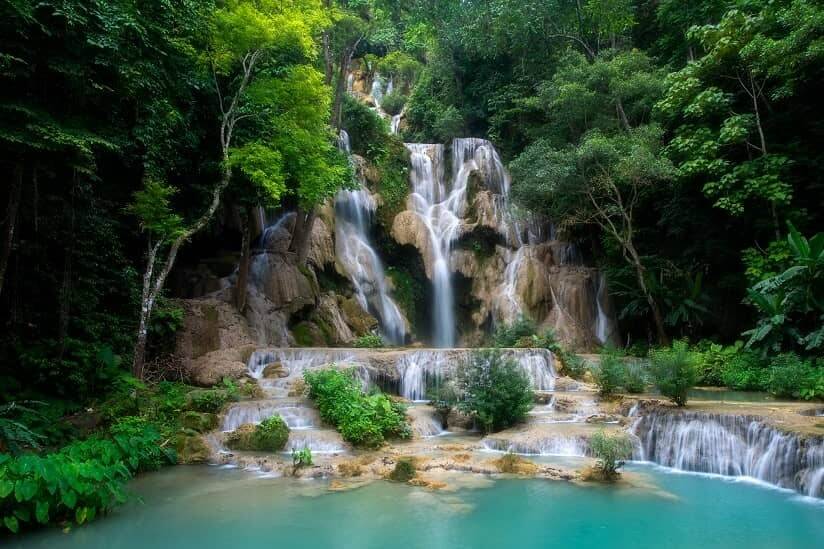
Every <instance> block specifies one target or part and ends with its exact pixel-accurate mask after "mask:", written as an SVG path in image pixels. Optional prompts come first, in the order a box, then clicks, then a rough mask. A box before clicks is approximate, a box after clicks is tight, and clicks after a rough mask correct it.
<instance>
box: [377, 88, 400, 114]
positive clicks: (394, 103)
mask: <svg viewBox="0 0 824 549" xmlns="http://www.w3.org/2000/svg"><path fill="white" fill-rule="evenodd" d="M404 105H406V97H404V96H403V94H401V93H399V92H392V93H390V94H389V95H385V96H384V97H383V100H382V101H381V108H382V109H383V110H384V111H385V112H386V113H387V114H391V115H396V114H400V112H401V111H402V110H403V106H404Z"/></svg>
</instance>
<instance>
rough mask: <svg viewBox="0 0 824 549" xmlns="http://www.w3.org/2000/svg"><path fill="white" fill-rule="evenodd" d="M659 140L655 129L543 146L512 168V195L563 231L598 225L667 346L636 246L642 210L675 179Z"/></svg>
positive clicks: (598, 134)
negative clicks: (633, 281)
mask: <svg viewBox="0 0 824 549" xmlns="http://www.w3.org/2000/svg"><path fill="white" fill-rule="evenodd" d="M660 141H661V131H660V129H659V128H658V127H656V126H654V125H648V126H642V127H640V128H635V129H632V130H630V131H628V132H625V133H620V134H618V135H615V136H614V137H610V136H607V135H604V134H603V133H601V132H600V131H596V132H592V133H590V134H588V135H586V136H585V137H584V138H583V141H582V142H581V143H580V145H579V146H578V147H577V148H575V149H568V150H557V149H554V148H553V147H551V146H549V145H548V143H547V142H546V141H540V142H538V143H536V144H534V145H532V146H530V147H529V148H528V149H527V150H526V151H525V152H524V153H523V154H522V155H521V156H520V157H519V158H518V159H517V160H516V161H515V162H514V163H513V165H512V171H513V175H514V177H515V178H517V181H518V186H517V187H516V188H514V189H513V196H514V198H515V199H516V200H518V201H519V202H520V203H521V204H522V205H524V206H525V207H527V208H532V209H534V210H538V211H544V212H547V213H548V214H549V215H550V217H551V218H552V219H554V220H555V221H556V223H558V224H559V225H560V226H562V227H573V226H576V225H589V224H591V225H595V226H597V227H599V228H600V229H601V231H602V234H603V235H604V237H606V238H609V239H611V240H612V241H613V242H615V243H616V244H617V245H618V247H619V248H620V250H621V252H622V254H623V257H624V259H625V261H626V262H627V263H628V264H629V265H630V266H631V267H632V268H633V270H634V272H635V278H636V282H637V284H638V288H639V289H640V290H641V292H642V293H643V295H644V297H645V298H646V300H647V305H648V306H649V310H650V312H651V313H652V317H653V320H654V323H655V328H656V330H657V334H658V339H659V341H661V342H667V340H668V338H667V335H666V329H665V327H664V317H663V315H662V313H661V309H660V307H659V305H658V302H657V301H656V299H655V296H654V295H653V293H652V291H651V289H650V287H649V284H648V282H647V274H646V267H645V265H644V261H643V258H642V256H641V254H640V253H639V251H638V248H637V246H636V216H637V215H638V208H639V206H640V205H641V204H643V203H644V200H645V199H646V198H648V196H649V195H650V194H651V193H652V191H653V190H654V189H655V188H656V187H657V186H658V185H659V184H660V183H662V182H665V181H667V180H668V179H669V178H670V174H671V165H670V163H669V162H668V161H667V160H666V159H665V158H663V156H662V155H661V152H660V148H661V145H660ZM530 172H531V174H530Z"/></svg>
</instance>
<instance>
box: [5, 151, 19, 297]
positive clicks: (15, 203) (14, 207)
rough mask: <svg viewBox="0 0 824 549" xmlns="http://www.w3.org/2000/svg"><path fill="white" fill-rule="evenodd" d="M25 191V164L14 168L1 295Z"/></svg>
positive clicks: (7, 215)
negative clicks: (21, 197)
mask: <svg viewBox="0 0 824 549" xmlns="http://www.w3.org/2000/svg"><path fill="white" fill-rule="evenodd" d="M22 191H23V164H17V165H16V166H15V167H14V175H13V177H12V181H11V189H9V203H8V206H7V207H6V230H5V233H6V234H5V235H4V238H3V250H2V252H0V294H2V293H3V281H4V280H5V279H6V269H7V268H8V266H9V257H11V250H12V248H13V247H14V230H15V228H16V227H17V211H18V210H19V208H20V195H21V194H22Z"/></svg>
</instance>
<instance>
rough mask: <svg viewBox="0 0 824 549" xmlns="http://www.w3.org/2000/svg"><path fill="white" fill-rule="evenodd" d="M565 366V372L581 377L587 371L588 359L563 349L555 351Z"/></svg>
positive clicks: (573, 376)
mask: <svg viewBox="0 0 824 549" xmlns="http://www.w3.org/2000/svg"><path fill="white" fill-rule="evenodd" d="M553 352H554V353H555V354H556V355H557V356H558V358H560V359H561V363H562V364H563V366H564V372H565V373H566V374H567V375H568V376H569V377H571V378H575V379H581V378H582V377H584V374H586V373H587V370H588V368H587V361H586V360H584V359H583V358H581V357H580V356H578V355H576V354H575V353H571V352H568V351H565V350H563V349H561V350H558V351H553Z"/></svg>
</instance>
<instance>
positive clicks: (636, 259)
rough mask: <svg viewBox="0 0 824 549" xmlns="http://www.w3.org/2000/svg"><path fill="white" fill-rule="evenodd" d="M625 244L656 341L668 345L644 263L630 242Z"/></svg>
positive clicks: (662, 319) (661, 316)
mask: <svg viewBox="0 0 824 549" xmlns="http://www.w3.org/2000/svg"><path fill="white" fill-rule="evenodd" d="M625 246H626V249H627V251H628V252H629V254H630V257H631V258H632V264H633V266H634V267H635V276H636V277H637V279H638V286H640V287H641V291H642V292H643V293H644V297H646V299H647V304H648V305H649V308H650V311H652V319H653V321H654V322H655V331H656V333H657V335H658V342H659V343H661V344H662V345H669V343H670V339H669V337H668V336H667V332H666V330H665V328H664V317H663V315H662V314H661V309H660V307H658V302H657V301H655V298H654V297H653V296H652V293H651V292H650V291H649V288H647V281H646V279H645V277H644V272H645V270H646V269H644V264H643V263H641V257H640V256H639V255H638V251H637V250H636V249H635V246H634V245H633V244H632V242H627V243H625Z"/></svg>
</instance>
